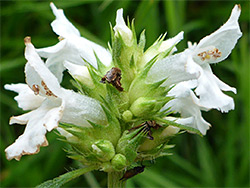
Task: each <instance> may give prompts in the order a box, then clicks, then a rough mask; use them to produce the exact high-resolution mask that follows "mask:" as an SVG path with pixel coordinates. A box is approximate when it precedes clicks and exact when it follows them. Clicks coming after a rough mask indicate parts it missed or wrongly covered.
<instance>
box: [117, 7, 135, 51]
mask: <svg viewBox="0 0 250 188" xmlns="http://www.w3.org/2000/svg"><path fill="white" fill-rule="evenodd" d="M115 22H116V25H115V27H114V31H115V36H118V33H119V34H120V35H121V37H122V39H123V41H124V42H125V44H126V45H128V46H131V45H132V42H133V40H132V39H133V33H132V31H131V30H130V29H129V28H128V26H127V25H126V23H125V21H124V19H123V9H122V8H121V9H118V10H117V12H116V20H115Z"/></svg>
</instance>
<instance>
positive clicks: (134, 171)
mask: <svg viewBox="0 0 250 188" xmlns="http://www.w3.org/2000/svg"><path fill="white" fill-rule="evenodd" d="M144 168H145V166H144V165H142V166H137V167H134V168H132V169H130V170H127V171H126V172H125V173H124V174H123V176H122V178H121V179H120V181H125V180H127V179H129V178H132V177H133V176H135V175H137V174H140V173H142V172H143V171H144Z"/></svg>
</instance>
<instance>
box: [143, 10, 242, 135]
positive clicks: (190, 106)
mask: <svg viewBox="0 0 250 188" xmlns="http://www.w3.org/2000/svg"><path fill="white" fill-rule="evenodd" d="M240 11H241V10H240V6H239V5H236V6H235V7H234V8H233V10H232V13H231V16H230V18H229V20H228V21H227V22H226V23H225V24H224V25H223V26H222V27H221V28H220V29H218V30H217V31H215V32H214V33H212V34H211V35H209V36H207V37H205V38H203V39H202V40H201V41H200V42H199V43H198V45H197V44H194V45H190V43H189V48H188V49H186V50H185V51H184V52H182V53H179V54H176V55H171V56H168V57H166V58H164V59H162V60H160V61H157V62H156V63H155V64H154V65H153V66H152V68H151V70H150V71H149V74H148V77H147V81H148V82H156V81H160V80H162V79H163V78H167V80H166V82H165V83H164V84H165V85H169V86H171V84H176V86H175V87H174V88H173V89H172V90H171V91H170V92H169V93H168V95H169V96H172V97H175V99H173V100H171V101H170V102H168V103H167V104H166V106H165V107H164V108H163V109H167V108H169V107H171V110H172V111H175V112H179V113H181V117H184V118H187V117H193V118H194V122H193V124H190V125H189V126H191V127H193V128H196V129H198V130H199V131H200V132H201V133H202V134H206V130H207V129H208V128H209V126H210V124H209V123H207V122H206V121H205V120H204V119H203V118H202V116H201V110H209V109H211V108H215V109H218V110H220V111H222V112H228V111H229V110H231V109H234V101H233V99H232V98H231V97H229V96H227V95H225V94H224V93H223V92H222V91H232V92H234V93H236V89H235V88H232V87H230V86H228V85H227V84H225V83H223V82H222V81H220V80H219V79H218V78H217V77H216V76H215V75H214V74H213V72H212V70H211V68H210V65H209V64H211V63H217V62H220V61H222V60H224V59H225V58H227V57H228V56H229V54H230V53H231V51H232V49H233V48H234V46H235V44H236V42H237V40H238V39H239V38H240V37H241V35H242V33H241V31H240V28H239V24H238V18H239V16H240ZM188 73H189V74H188ZM188 80H189V81H188ZM164 84H163V85H164ZM193 90H194V91H195V93H194V92H193ZM195 94H196V95H197V96H198V97H197V96H196V95H195Z"/></svg>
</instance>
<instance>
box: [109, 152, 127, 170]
mask: <svg viewBox="0 0 250 188" xmlns="http://www.w3.org/2000/svg"><path fill="white" fill-rule="evenodd" d="M111 164H112V167H113V168H114V169H115V170H116V171H121V170H123V169H124V168H125V167H126V165H127V159H126V157H125V156H124V155H122V154H116V155H115V156H114V158H113V159H112V161H111Z"/></svg>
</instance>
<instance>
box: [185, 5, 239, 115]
mask: <svg viewBox="0 0 250 188" xmlns="http://www.w3.org/2000/svg"><path fill="white" fill-rule="evenodd" d="M240 12H241V8H240V6H239V5H235V7H234V8H233V10H232V13H231V16H230V18H229V19H228V21H227V22H226V23H225V24H224V25H223V26H222V27H221V28H219V29H218V30H217V31H215V32H214V33H212V34H211V35H209V36H206V37H204V38H203V39H202V40H201V41H200V42H199V43H198V44H197V45H194V46H190V47H189V49H187V50H186V51H185V53H186V55H187V56H191V58H190V61H189V64H188V65H187V69H186V70H187V71H188V72H190V73H193V72H199V74H200V76H199V77H198V79H197V81H198V82H197V85H196V89H195V93H196V94H197V95H198V96H199V103H200V105H201V106H205V107H206V108H215V109H218V110H220V111H222V112H228V111H229V110H231V109H234V101H233V99H232V98H231V97H229V96H227V95H225V94H224V93H223V92H222V91H232V92H234V93H236V89H235V88H232V87H230V86H228V85H227V84H225V83H223V82H222V81H220V80H219V79H218V78H217V77H216V76H215V75H214V74H213V72H212V70H211V68H210V65H209V64H211V63H218V62H220V61H222V60H224V59H226V58H227V57H228V56H229V54H230V53H231V51H232V49H233V48H234V46H235V44H236V43H237V40H238V39H239V38H240V37H241V35H242V33H241V31H240V27H239V24H238V19H239V16H240Z"/></svg>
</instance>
